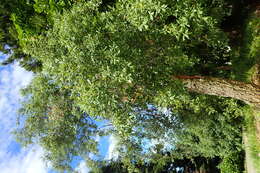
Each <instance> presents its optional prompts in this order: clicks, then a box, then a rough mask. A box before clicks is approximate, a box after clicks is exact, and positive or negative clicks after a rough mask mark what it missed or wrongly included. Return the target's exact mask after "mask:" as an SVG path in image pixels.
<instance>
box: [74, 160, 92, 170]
mask: <svg viewBox="0 0 260 173" xmlns="http://www.w3.org/2000/svg"><path fill="white" fill-rule="evenodd" d="M75 171H77V172H78V173H88V172H89V168H88V167H87V165H86V162H85V161H81V162H80V163H79V165H78V167H77V168H76V169H75Z"/></svg>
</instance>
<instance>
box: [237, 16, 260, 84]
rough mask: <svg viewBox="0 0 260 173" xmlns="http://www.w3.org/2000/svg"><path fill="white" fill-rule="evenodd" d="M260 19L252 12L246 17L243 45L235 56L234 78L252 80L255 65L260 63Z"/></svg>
mask: <svg viewBox="0 0 260 173" xmlns="http://www.w3.org/2000/svg"><path fill="white" fill-rule="evenodd" d="M259 28H260V21H259V17H257V16H256V14H253V13H251V14H250V15H249V17H248V18H247V19H246V21H245V24H244V31H243V36H244V37H243V40H242V45H241V47H240V48H239V53H238V55H236V56H234V58H233V60H232V63H233V64H234V69H233V78H235V79H237V80H241V81H246V82H250V81H251V76H252V74H253V73H254V71H253V70H254V68H253V66H254V65H255V64H257V63H258V64H259V63H260V51H259V50H260V29H259Z"/></svg>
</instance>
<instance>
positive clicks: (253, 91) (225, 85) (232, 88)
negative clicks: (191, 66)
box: [174, 76, 260, 109]
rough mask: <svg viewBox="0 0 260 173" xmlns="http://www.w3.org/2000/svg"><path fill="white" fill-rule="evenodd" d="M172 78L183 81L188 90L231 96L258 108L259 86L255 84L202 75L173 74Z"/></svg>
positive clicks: (259, 101)
mask: <svg viewBox="0 0 260 173" xmlns="http://www.w3.org/2000/svg"><path fill="white" fill-rule="evenodd" d="M174 78H178V79H180V80H181V81H183V83H184V85H185V87H186V88H187V89H188V90H189V91H192V92H197V93H202V94H208V95H215V96H222V97H231V98H234V99H238V100H242V101H244V102H245V103H247V104H250V105H253V106H255V107H256V108H258V109H260V86H257V85H255V84H250V83H244V82H239V81H234V80H228V79H221V78H213V77H203V76H174Z"/></svg>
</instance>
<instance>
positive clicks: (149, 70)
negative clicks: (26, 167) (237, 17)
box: [0, 0, 260, 173]
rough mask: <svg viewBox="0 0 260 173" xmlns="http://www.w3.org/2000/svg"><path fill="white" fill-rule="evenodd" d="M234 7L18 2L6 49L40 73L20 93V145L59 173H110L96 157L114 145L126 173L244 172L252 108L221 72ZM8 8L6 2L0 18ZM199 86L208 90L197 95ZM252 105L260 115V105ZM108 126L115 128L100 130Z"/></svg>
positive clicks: (205, 2)
mask: <svg viewBox="0 0 260 173" xmlns="http://www.w3.org/2000/svg"><path fill="white" fill-rule="evenodd" d="M233 3H234V2H233V1H231V0H230V1H224V0H216V1H210V0H199V1H194V0H182V1H178V0H173V1H168V0H132V1H124V0H116V1H112V0H111V1H109V0H103V1H102V0H89V1H83V0H82V1H73V0H71V1H69V0H59V1H38V0H35V1H26V2H23V1H17V4H19V5H20V4H22V6H21V7H20V6H19V8H17V9H16V10H14V11H13V12H9V11H2V12H1V14H0V15H1V17H2V16H3V17H2V18H1V20H3V21H4V25H5V26H4V27H1V29H2V30H0V34H2V33H4V34H2V35H3V36H2V35H0V36H1V38H3V39H2V40H3V41H2V40H1V45H2V47H5V46H7V45H8V46H9V48H10V50H13V55H14V56H15V58H13V59H16V58H17V57H18V58H20V59H22V62H25V64H27V65H28V64H29V66H25V67H28V68H27V69H28V70H32V71H34V72H35V76H34V79H33V80H32V82H31V84H30V85H29V86H28V87H26V88H25V89H24V90H23V95H24V101H23V104H22V108H21V109H20V112H19V113H20V116H19V117H20V125H19V127H18V128H17V130H16V132H15V133H16V135H17V138H18V139H19V141H20V142H22V143H23V144H25V145H29V144H32V143H38V144H40V145H41V146H42V147H43V149H44V151H45V159H46V160H48V161H50V162H51V164H52V166H53V168H55V169H57V170H60V171H72V170H73V168H72V167H71V162H72V160H73V159H74V158H75V157H81V158H82V159H85V160H86V162H87V163H88V164H89V166H91V165H92V167H95V170H96V171H100V170H101V169H103V168H104V167H103V168H102V166H99V163H103V162H102V161H101V160H98V159H93V157H91V156H93V155H95V156H98V155H99V153H98V149H97V145H98V141H97V140H96V138H97V136H104V135H108V134H113V135H115V136H117V137H118V139H119V145H118V150H119V153H120V154H119V157H118V160H119V163H122V164H124V168H125V169H127V170H128V171H129V172H138V171H139V172H142V169H139V168H138V165H146V164H151V165H153V164H155V165H156V166H154V167H155V169H154V171H155V170H157V172H159V171H160V169H159V167H161V168H163V167H164V166H165V165H167V164H169V162H174V160H181V159H190V160H192V159H193V158H199V157H203V158H205V159H206V160H207V159H208V160H212V159H214V158H220V160H221V163H220V166H219V168H220V169H221V172H223V173H225V172H226V173H230V170H232V171H233V172H234V173H239V172H241V171H242V170H243V147H242V127H243V114H244V112H245V111H247V107H246V106H245V103H243V102H242V101H245V100H246V99H247V98H245V99H244V96H243V94H242V96H241V99H240V97H239V98H238V97H236V96H235V95H236V94H237V93H239V92H243V91H244V90H245V89H243V86H244V85H243V86H242V85H240V88H242V89H241V91H238V90H236V89H234V90H236V92H235V91H234V93H233V90H230V91H232V92H231V94H229V95H225V93H223V92H222V93H221V90H224V91H229V90H225V87H227V88H235V87H232V85H233V86H234V85H236V84H237V83H235V82H233V81H232V80H230V79H232V73H231V72H230V70H226V69H225V68H223V67H225V66H227V65H228V64H230V62H231V58H232V56H234V54H233V52H232V45H231V44H230V40H229V37H228V34H227V33H226V32H225V31H224V30H223V21H224V20H225V19H226V18H227V17H228V16H230V15H232V11H233V8H232V7H233V5H232V4H233ZM5 5H6V6H5ZM10 5H11V3H10V2H8V1H5V3H3V5H1V6H0V9H1V8H5V9H6V8H9V6H10ZM13 5H14V6H15V5H16V4H13ZM17 6H18V5H17ZM17 6H16V7H17ZM7 25H8V27H7ZM9 25H10V26H9ZM12 30H14V32H11V31H12ZM11 33H14V35H12V34H11ZM7 40H8V41H7ZM5 49H6V48H5ZM16 53H17V54H16ZM22 55H24V56H22ZM13 59H12V58H10V59H9V60H8V61H7V62H6V63H8V62H11V61H12V60H13ZM33 67H35V68H33ZM220 78H221V80H220ZM224 78H225V79H224ZM208 79H210V80H208ZM214 79H217V80H214ZM190 80H192V81H196V82H193V83H191V82H190ZM203 81H206V82H207V83H206V84H207V85H208V86H209V87H208V88H209V89H207V90H206V91H203V92H200V91H201V90H199V89H198V88H199V87H198V86H199V85H200V87H202V88H203V85H204V86H206V84H205V83H202V82H203ZM222 81H224V84H223V83H221V82H222ZM189 82H190V83H191V84H192V87H193V89H192V90H191V88H192V87H187V86H188V85H187V83H188V84H189V86H191V85H190V83H189ZM218 84H219V85H218ZM210 85H212V86H213V85H214V87H210ZM248 85H250V86H249V87H251V88H253V90H254V91H256V92H258V91H259V90H258V89H259V87H257V86H254V85H251V84H248ZM222 87H223V88H222ZM187 88H188V90H187ZM204 88H206V87H204ZM215 88H218V89H215ZM214 89H215V92H214V93H215V94H212V93H213V92H212V91H210V90H214ZM205 94H209V95H205ZM212 95H215V96H212ZM244 95H245V94H244ZM221 96H224V97H233V98H235V99H231V98H224V97H221ZM237 98H238V99H240V100H236V99H237ZM252 98H253V99H251V98H250V99H251V100H249V102H250V103H251V101H252V100H253V101H255V102H254V103H256V105H257V104H259V103H260V102H259V101H260V99H259V95H258V96H257V94H256V95H253V94H252ZM241 100H242V101H241ZM253 101H252V102H253ZM100 120H107V121H108V122H109V123H111V126H110V127H109V128H100V127H98V126H97V121H100ZM149 143H151V144H149ZM153 143H154V145H152V144H153ZM165 153H168V154H165ZM94 163H95V164H94ZM94 165H95V166H94ZM93 169H94V168H93ZM161 170H162V169H161ZM155 172H156V171H155Z"/></svg>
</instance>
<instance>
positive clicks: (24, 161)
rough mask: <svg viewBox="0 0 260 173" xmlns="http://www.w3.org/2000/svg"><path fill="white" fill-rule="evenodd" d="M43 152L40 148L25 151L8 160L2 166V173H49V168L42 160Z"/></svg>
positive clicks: (0, 165)
mask: <svg viewBox="0 0 260 173" xmlns="http://www.w3.org/2000/svg"><path fill="white" fill-rule="evenodd" d="M42 154H43V152H42V150H41V148H40V147H33V148H30V149H29V151H26V150H23V151H21V152H19V154H17V155H15V156H12V157H9V158H7V160H6V161H4V162H2V163H1V164H0V168H1V171H2V172H10V173H47V172H48V168H47V166H46V165H45V163H44V162H43V160H42V158H41V157H42Z"/></svg>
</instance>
